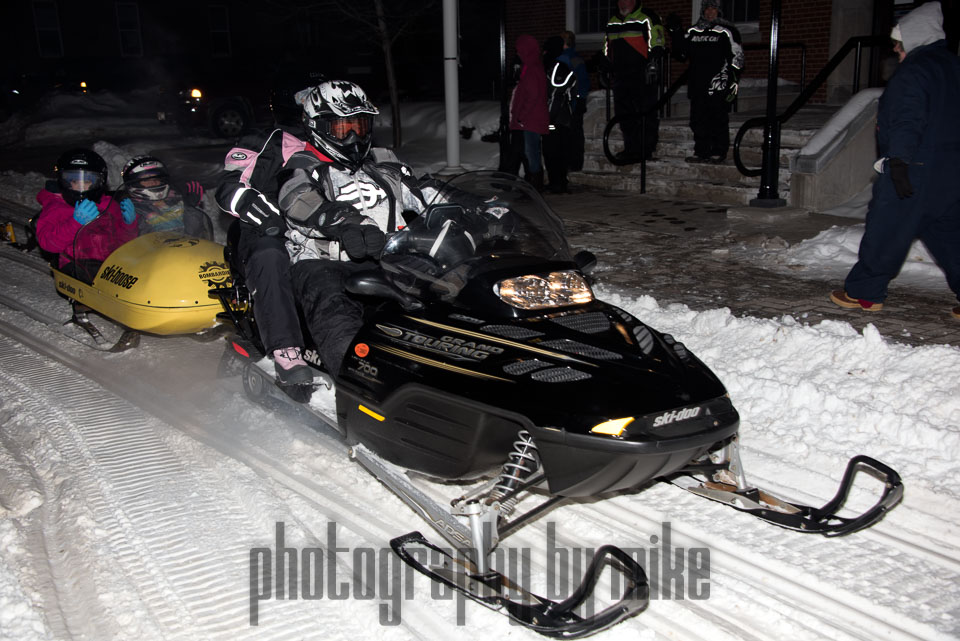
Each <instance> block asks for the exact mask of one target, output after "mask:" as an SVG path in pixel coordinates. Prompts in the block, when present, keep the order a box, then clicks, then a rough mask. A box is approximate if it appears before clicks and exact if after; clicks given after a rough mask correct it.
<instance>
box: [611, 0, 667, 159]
mask: <svg viewBox="0 0 960 641" xmlns="http://www.w3.org/2000/svg"><path fill="white" fill-rule="evenodd" d="M617 9H618V13H617V15H615V16H613V17H611V18H610V20H609V21H608V22H607V29H606V36H605V39H604V43H603V53H604V55H605V56H606V58H607V60H608V61H609V64H610V69H611V72H612V75H613V78H612V81H613V108H614V114H615V115H617V116H621V115H623V114H627V113H642V112H645V111H649V110H651V109H652V108H653V107H654V106H655V105H656V104H657V99H658V92H657V83H658V81H659V61H660V59H661V58H663V52H664V44H665V37H664V29H663V22H662V21H661V20H660V16H658V15H657V14H656V12H654V11H653V10H651V9H647V8H642V7H641V6H640V3H639V2H638V0H617ZM640 122H641V121H640V120H639V119H637V120H633V119H627V120H624V121H623V122H621V123H620V130H621V131H622V132H623V143H624V148H623V151H621V152H619V153H618V154H617V157H618V158H620V159H623V160H633V161H639V160H640V158H641V157H645V158H647V159H648V160H649V159H650V158H652V156H653V152H654V150H655V149H656V148H657V138H658V135H659V133H658V132H659V129H660V118H659V116H658V114H657V113H655V112H653V113H649V114H648V116H647V119H646V125H645V128H644V132H643V134H644V135H643V138H644V141H643V148H642V149H641V145H640Z"/></svg>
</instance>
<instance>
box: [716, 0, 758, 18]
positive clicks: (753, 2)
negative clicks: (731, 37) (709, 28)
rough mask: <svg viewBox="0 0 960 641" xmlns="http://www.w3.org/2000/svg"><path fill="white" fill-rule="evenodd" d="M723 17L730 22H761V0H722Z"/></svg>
mask: <svg viewBox="0 0 960 641" xmlns="http://www.w3.org/2000/svg"><path fill="white" fill-rule="evenodd" d="M721 5H722V7H723V9H722V10H723V17H724V18H726V19H727V20H729V21H730V22H735V23H741V22H759V20H760V0H721Z"/></svg>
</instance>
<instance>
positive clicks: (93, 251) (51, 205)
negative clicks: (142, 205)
mask: <svg viewBox="0 0 960 641" xmlns="http://www.w3.org/2000/svg"><path fill="white" fill-rule="evenodd" d="M37 202H38V203H40V206H41V207H43V209H42V210H41V211H40V216H39V217H38V218H37V242H38V243H39V244H40V247H42V248H43V249H45V250H46V251H48V252H53V253H56V254H60V264H59V266H60V267H63V266H64V265H66V264H67V263H71V262H74V261H75V260H76V259H80V260H98V261H103V260H105V259H106V258H107V256H109V255H110V254H111V253H112V252H113V250H115V249H116V248H117V247H119V246H120V245H122V244H124V243H125V242H127V241H128V240H132V239H134V238H136V237H137V224H136V221H134V222H133V223H131V224H129V225H128V224H127V223H125V222H123V215H122V214H121V213H120V204H119V203H118V202H117V201H116V200H114V198H113V197H112V196H103V197H102V198H100V202H98V203H97V209H98V210H100V215H99V216H97V218H95V219H94V220H93V221H92V222H90V223H88V224H87V226H86V227H84V226H83V225H81V224H80V223H78V222H77V221H76V220H74V218H73V208H74V206H73V205H69V204H67V201H65V200H64V199H63V196H62V195H60V194H56V193H53V192H50V191H47V190H46V189H41V190H40V193H38V194H37ZM81 227H83V234H82V235H81V236H80V238H79V239H78V238H77V232H79V231H80V228H81ZM75 241H76V242H75Z"/></svg>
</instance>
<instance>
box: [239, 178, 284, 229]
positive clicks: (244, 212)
mask: <svg viewBox="0 0 960 641" xmlns="http://www.w3.org/2000/svg"><path fill="white" fill-rule="evenodd" d="M236 212H237V215H238V216H239V217H240V220H242V221H244V222H247V223H250V224H251V225H253V226H254V227H256V228H257V230H258V231H259V232H260V234H261V235H263V236H279V235H281V234H282V233H283V229H284V227H285V226H286V224H285V223H284V222H283V217H282V216H281V215H280V208H279V207H277V206H276V204H274V203H273V202H271V201H270V199H269V198H267V196H265V195H264V194H261V193H260V192H258V191H257V190H256V189H247V190H246V192H245V193H244V194H243V195H242V196H240V200H239V201H238V202H237V206H236Z"/></svg>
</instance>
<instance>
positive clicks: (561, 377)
mask: <svg viewBox="0 0 960 641" xmlns="http://www.w3.org/2000/svg"><path fill="white" fill-rule="evenodd" d="M530 378H532V379H533V380H535V381H537V382H538V383H573V382H575V381H582V380H585V379H588V378H590V374H587V373H586V372H581V371H580V370H576V369H573V368H572V367H551V368H550V369H542V370H539V371H537V372H534V373H533V374H531V375H530Z"/></svg>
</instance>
